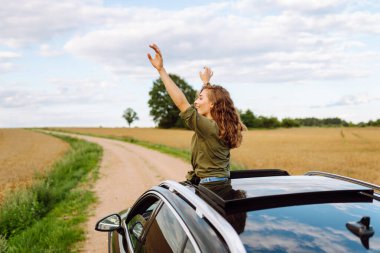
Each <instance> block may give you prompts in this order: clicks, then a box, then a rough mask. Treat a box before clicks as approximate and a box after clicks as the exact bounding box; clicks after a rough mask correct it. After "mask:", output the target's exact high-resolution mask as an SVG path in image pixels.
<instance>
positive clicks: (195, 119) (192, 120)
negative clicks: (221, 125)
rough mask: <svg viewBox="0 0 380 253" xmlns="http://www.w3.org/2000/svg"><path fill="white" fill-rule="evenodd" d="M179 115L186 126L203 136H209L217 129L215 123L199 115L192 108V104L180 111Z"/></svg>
mask: <svg viewBox="0 0 380 253" xmlns="http://www.w3.org/2000/svg"><path fill="white" fill-rule="evenodd" d="M179 116H180V117H181V118H182V120H183V121H184V122H185V125H186V126H187V127H189V128H190V129H191V130H194V131H195V132H196V133H197V134H199V135H201V136H203V137H206V136H209V135H211V134H213V133H215V132H216V131H217V126H216V123H215V122H214V121H212V120H210V119H208V118H206V117H205V116H202V115H200V114H199V113H198V112H197V110H196V109H195V108H194V105H191V106H190V107H189V108H187V109H186V110H185V111H183V112H181V113H180V114H179Z"/></svg>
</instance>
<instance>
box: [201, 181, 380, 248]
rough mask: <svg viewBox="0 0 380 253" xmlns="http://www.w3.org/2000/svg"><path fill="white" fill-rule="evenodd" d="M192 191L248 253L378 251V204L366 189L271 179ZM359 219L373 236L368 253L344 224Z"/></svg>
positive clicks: (352, 184)
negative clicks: (225, 223)
mask: <svg viewBox="0 0 380 253" xmlns="http://www.w3.org/2000/svg"><path fill="white" fill-rule="evenodd" d="M194 188H196V190H195V191H196V193H197V194H198V195H199V196H201V197H202V198H203V199H204V200H205V201H206V202H207V203H209V204H210V205H211V206H213V207H214V209H216V210H217V211H218V212H219V213H221V214H222V215H223V216H224V217H225V218H226V220H227V221H229V222H230V224H231V225H232V227H233V228H235V230H236V232H237V233H238V234H239V237H240V238H241V240H242V242H243V244H244V247H245V248H246V250H247V252H263V251H265V252H380V204H379V201H378V200H376V196H375V195H374V189H372V188H371V187H366V186H362V185H359V184H355V183H351V182H346V181H342V180H337V179H333V178H329V177H323V176H274V177H258V178H257V177H254V178H237V179H232V180H229V182H227V183H224V185H223V184H218V183H214V184H207V185H206V184H205V185H199V186H194ZM370 196H372V197H370ZM373 196H375V197H373ZM377 198H378V196H377ZM363 217H369V218H370V226H371V227H372V228H373V230H374V231H375V234H374V235H373V236H372V237H370V238H369V240H368V241H369V243H368V244H369V245H368V246H369V249H366V246H365V245H364V243H362V241H361V240H362V239H363V238H360V237H359V236H356V235H355V234H354V233H352V232H351V231H349V230H348V228H347V225H346V224H348V223H350V222H351V223H355V224H356V222H358V221H360V220H361V219H362V218H363Z"/></svg>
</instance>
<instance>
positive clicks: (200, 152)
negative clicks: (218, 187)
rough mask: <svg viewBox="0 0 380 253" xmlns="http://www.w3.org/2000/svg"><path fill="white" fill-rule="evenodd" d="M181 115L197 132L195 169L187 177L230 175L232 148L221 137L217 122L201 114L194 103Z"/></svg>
mask: <svg viewBox="0 0 380 253" xmlns="http://www.w3.org/2000/svg"><path fill="white" fill-rule="evenodd" d="M179 115H180V117H181V118H182V119H183V120H184V122H185V124H186V125H187V126H188V127H189V128H190V129H191V130H194V132H195V133H194V135H193V138H192V140H191V165H192V166H193V170H191V171H189V172H188V173H187V176H186V178H187V179H188V180H190V179H191V178H192V177H193V175H194V174H195V175H197V176H198V177H200V178H204V177H229V176H230V149H229V148H228V147H227V146H226V145H225V144H224V142H223V140H221V139H219V137H218V135H219V127H218V125H217V124H216V122H215V121H213V120H210V119H208V118H206V117H205V116H202V115H200V114H199V113H198V112H197V110H196V109H195V108H194V106H193V105H192V106H190V107H189V108H187V109H186V111H184V112H181V113H180V114H179Z"/></svg>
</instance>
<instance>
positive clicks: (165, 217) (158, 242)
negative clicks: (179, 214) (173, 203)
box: [141, 204, 192, 253]
mask: <svg viewBox="0 0 380 253" xmlns="http://www.w3.org/2000/svg"><path fill="white" fill-rule="evenodd" d="M186 242H187V236H186V233H185V231H184V230H183V229H182V227H181V225H180V223H179V222H178V220H177V218H176V217H175V216H174V214H173V213H172V211H171V210H170V209H169V207H168V206H167V205H166V204H163V205H162V207H161V209H160V210H159V211H158V213H157V215H156V216H155V218H154V220H152V222H151V224H150V227H149V230H148V232H147V234H146V237H145V241H144V243H143V245H142V248H141V252H145V253H151V252H152V253H153V252H160V253H171V252H183V249H184V247H185V243H186ZM191 247H192V246H191V245H189V246H188V249H189V250H191ZM186 252H192V251H186Z"/></svg>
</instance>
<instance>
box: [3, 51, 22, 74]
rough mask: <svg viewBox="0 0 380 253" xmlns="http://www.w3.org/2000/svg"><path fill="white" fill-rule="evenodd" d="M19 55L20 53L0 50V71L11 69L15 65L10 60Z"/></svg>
mask: <svg viewBox="0 0 380 253" xmlns="http://www.w3.org/2000/svg"><path fill="white" fill-rule="evenodd" d="M19 57H21V54H20V53H15V52H11V51H0V73H1V72H9V71H12V70H13V69H14V68H15V67H16V65H15V64H14V63H13V62H12V61H13V60H14V59H17V58H19Z"/></svg>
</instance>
